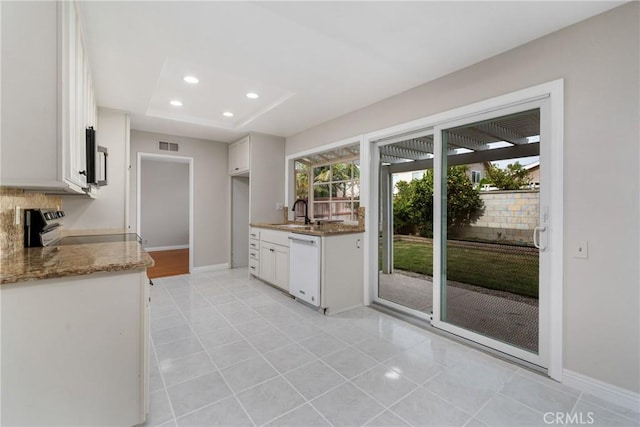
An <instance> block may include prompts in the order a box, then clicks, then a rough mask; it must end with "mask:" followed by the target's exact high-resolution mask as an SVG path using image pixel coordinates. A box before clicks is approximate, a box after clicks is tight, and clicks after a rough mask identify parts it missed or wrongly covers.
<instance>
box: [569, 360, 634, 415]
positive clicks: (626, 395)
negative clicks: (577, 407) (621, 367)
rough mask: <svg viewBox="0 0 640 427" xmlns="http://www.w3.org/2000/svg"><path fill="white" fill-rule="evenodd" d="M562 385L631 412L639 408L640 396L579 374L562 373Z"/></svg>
mask: <svg viewBox="0 0 640 427" xmlns="http://www.w3.org/2000/svg"><path fill="white" fill-rule="evenodd" d="M563 378H564V380H563V381H562V384H564V385H566V386H568V387H573V388H575V389H578V390H580V391H582V392H585V393H589V394H592V395H594V396H596V397H599V398H600V399H602V400H606V401H607V402H609V403H613V404H614V405H618V406H622V407H624V408H627V409H631V410H633V411H636V412H637V411H638V409H639V408H640V394H638V393H634V392H632V391H629V390H626V389H624V388H621V387H618V386H615V385H613V384H609V383H606V382H604V381H600V380H597V379H595V378H591V377H588V376H586V375H583V374H579V373H577V372H574V371H570V370H569V369H565V370H564V371H563Z"/></svg>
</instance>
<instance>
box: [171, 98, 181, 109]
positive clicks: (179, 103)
mask: <svg viewBox="0 0 640 427" xmlns="http://www.w3.org/2000/svg"><path fill="white" fill-rule="evenodd" d="M170 104H171V105H173V106H174V107H182V101H178V100H177V99H173V100H171V102H170Z"/></svg>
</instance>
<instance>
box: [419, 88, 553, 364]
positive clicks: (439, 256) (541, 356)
mask: <svg viewBox="0 0 640 427" xmlns="http://www.w3.org/2000/svg"><path fill="white" fill-rule="evenodd" d="M548 99H549V98H548V97H541V98H537V99H534V100H531V101H526V102H522V103H518V104H515V105H511V106H507V107H505V108H502V109H499V110H494V111H490V112H486V113H479V114H477V115H474V116H471V117H466V118H464V119H460V120H452V121H448V122H446V123H442V124H439V125H437V126H436V127H435V129H434V151H435V152H434V154H435V158H434V160H435V161H434V179H433V181H434V192H433V212H434V219H433V248H434V249H433V279H434V280H433V284H434V286H433V318H432V320H431V324H432V325H433V326H434V327H436V328H438V329H442V330H444V331H447V332H450V333H452V334H455V335H458V336H461V337H463V338H466V339H469V340H472V341H474V342H477V343H479V344H481V345H485V346H487V347H491V348H494V349H496V350H498V351H500V352H502V353H506V354H509V355H511V356H514V357H516V358H518V359H521V360H525V361H527V362H529V363H532V364H534V365H537V366H541V367H543V368H546V367H547V364H548V361H549V352H548V350H549V303H550V301H549V297H550V294H549V286H550V285H551V282H547V281H546V280H547V278H550V275H549V273H550V272H549V268H548V267H549V266H550V259H551V254H550V251H549V250H547V249H543V250H540V251H539V260H540V270H539V271H540V275H539V279H538V280H539V284H540V286H539V291H538V292H539V293H538V333H539V338H538V341H539V343H540V345H539V347H538V353H532V352H529V351H526V350H524V349H520V348H518V347H515V346H513V345H511V344H507V343H504V342H501V341H499V340H497V339H495V338H492V337H490V336H487V335H483V334H481V333H478V332H475V331H473V330H470V329H467V328H463V327H460V326H456V325H454V324H452V323H449V322H446V321H443V320H440V319H441V315H442V310H443V309H444V307H443V303H442V286H443V284H442V266H443V247H442V245H443V244H444V241H443V239H442V234H443V232H444V231H443V228H444V225H443V222H442V214H443V213H442V212H443V210H444V206H443V200H442V193H443V188H442V180H443V178H444V177H443V174H444V173H445V169H446V166H448V164H447V165H446V166H442V165H443V162H444V159H445V158H446V157H444V155H443V148H444V147H443V145H442V132H443V131H444V130H446V129H449V128H455V127H458V126H464V125H467V124H470V123H473V122H477V121H484V120H489V119H492V118H495V117H501V116H508V115H510V114H514V113H519V112H522V111H527V110H533V109H539V111H540V140H541V143H540V150H539V156H540V162H541V163H542V162H543V161H544V167H543V168H541V169H540V174H541V177H540V183H541V184H540V188H541V189H540V193H539V194H540V200H539V208H540V214H539V218H542V217H544V216H545V215H544V213H543V212H546V210H545V209H546V208H547V207H548V206H553V203H552V201H551V200H550V197H549V196H550V194H549V193H550V192H549V183H550V182H552V178H550V174H549V168H547V163H549V157H550V150H549V149H550V146H551V143H550V142H546V143H543V142H544V141H553V140H552V139H551V138H550V132H549V131H550V129H549V126H548V125H549V124H550V117H549V107H550V106H549V103H548ZM489 152H490V151H489ZM543 159H544V160H543ZM436 163H437V164H438V165H436ZM543 187H544V188H543ZM547 217H548V215H547ZM539 225H540V226H543V225H544V226H547V227H548V224H547V222H545V221H543V220H541V221H540V224H539ZM540 235H541V237H540V239H541V240H543V239H544V241H545V246H548V243H547V240H548V236H549V233H548V232H544V233H543V232H542V231H541V232H540Z"/></svg>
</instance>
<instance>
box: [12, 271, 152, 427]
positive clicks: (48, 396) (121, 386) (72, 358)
mask: <svg viewBox="0 0 640 427" xmlns="http://www.w3.org/2000/svg"><path fill="white" fill-rule="evenodd" d="M148 322H149V285H148V279H147V276H146V274H145V271H144V270H131V271H123V272H113V273H111V272H109V273H95V274H91V275H87V276H75V277H68V278H60V279H43V280H35V281H31V282H21V283H16V284H9V285H2V331H1V332H2V354H1V356H2V357H1V360H2V381H1V389H2V419H1V420H0V424H1V425H68V426H71V425H77V426H80V425H113V426H116V425H118V426H131V425H137V424H141V423H144V422H145V413H146V412H147V407H148V406H147V405H148V401H147V398H148V393H147V390H148V375H149V371H148V365H147V361H148V355H149V354H148V344H149V342H148V334H149V325H148Z"/></svg>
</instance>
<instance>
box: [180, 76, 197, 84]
mask: <svg viewBox="0 0 640 427" xmlns="http://www.w3.org/2000/svg"><path fill="white" fill-rule="evenodd" d="M184 81H185V82H187V83H191V84H192V85H195V84H198V83H199V82H200V80H198V78H197V77H196V76H184Z"/></svg>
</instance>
